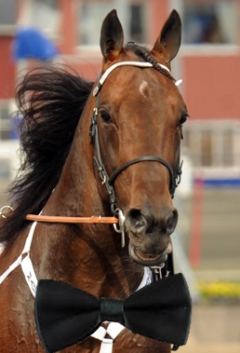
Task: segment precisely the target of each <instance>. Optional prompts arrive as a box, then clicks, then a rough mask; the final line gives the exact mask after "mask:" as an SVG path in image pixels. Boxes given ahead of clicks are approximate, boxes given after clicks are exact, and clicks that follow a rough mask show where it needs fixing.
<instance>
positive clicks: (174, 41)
mask: <svg viewBox="0 0 240 353" xmlns="http://www.w3.org/2000/svg"><path fill="white" fill-rule="evenodd" d="M181 33H182V23H181V19H180V16H179V14H178V12H177V11H176V10H173V11H172V12H171V14H170V16H169V18H168V19H167V21H166V23H165V24H164V26H163V28H162V31H161V33H160V35H159V37H158V39H157V41H156V42H155V44H154V46H153V49H152V51H156V52H159V53H161V54H162V55H163V56H164V58H165V59H166V60H167V61H168V62H170V61H171V60H172V59H173V58H174V57H175V56H176V55H177V53H178V50H179V47H180V44H181Z"/></svg>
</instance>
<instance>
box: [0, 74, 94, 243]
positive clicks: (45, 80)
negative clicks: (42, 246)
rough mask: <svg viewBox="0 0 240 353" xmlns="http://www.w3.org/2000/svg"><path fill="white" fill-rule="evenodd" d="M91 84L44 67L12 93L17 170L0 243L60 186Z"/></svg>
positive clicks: (9, 239)
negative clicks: (16, 122) (16, 124)
mask: <svg viewBox="0 0 240 353" xmlns="http://www.w3.org/2000/svg"><path fill="white" fill-rule="evenodd" d="M92 86H93V83H92V82H88V81H86V80H84V79H82V78H80V77H79V76H78V75H77V74H76V73H74V74H71V73H69V72H68V71H66V70H63V69H59V68H54V67H48V68H36V69H33V70H32V71H30V72H29V73H28V74H27V75H26V76H25V78H24V80H23V81H22V82H21V84H20V85H19V87H18V88H17V91H16V97H15V98H16V102H17V106H18V114H19V115H20V116H21V117H22V121H21V124H20V126H19V135H20V141H21V149H22V151H21V155H22V165H21V168H20V170H19V173H18V176H17V178H16V180H15V181H14V182H13V184H12V186H11V188H10V190H9V194H10V198H11V200H12V206H13V208H14V212H13V213H12V215H11V216H9V217H8V218H7V219H4V220H3V222H2V224H1V227H0V242H12V241H13V240H14V239H15V238H16V237H17V235H18V234H19V233H20V232H21V231H22V230H23V228H24V227H25V226H26V224H27V221H25V216H26V215H27V214H28V213H35V214H38V213H39V212H40V211H41V209H42V208H43V206H44V204H45V203H46V201H47V199H48V198H49V196H50V194H51V192H52V190H53V188H54V187H55V186H56V184H57V183H58V181H59V178H60V175H61V171H62V168H63V166H64V163H65V161H66V158H67V155H68V153H69V150H70V147H71V144H72V140H73V136H74V132H75V129H76V126H77V124H78V121H79V119H80V116H81V114H82V111H83V108H84V106H85V103H86V100H87V98H88V96H89V93H90V91H91V89H92Z"/></svg>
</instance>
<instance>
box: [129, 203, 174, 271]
mask: <svg viewBox="0 0 240 353" xmlns="http://www.w3.org/2000/svg"><path fill="white" fill-rule="evenodd" d="M177 220H178V212H177V210H176V209H174V208H173V209H168V208H167V209H165V210H164V212H162V213H161V216H159V217H154V216H153V214H151V213H150V212H148V211H145V212H143V211H140V210H137V209H130V210H129V211H128V212H127V213H126V219H125V229H126V233H127V234H128V237H129V255H130V256H131V258H132V259H133V260H134V261H135V262H137V263H139V264H141V265H142V266H155V265H160V264H162V263H164V262H165V261H166V260H167V257H168V254H170V253H171V251H172V246H171V239H170V235H171V234H172V233H173V231H174V229H175V227H176V224H177Z"/></svg>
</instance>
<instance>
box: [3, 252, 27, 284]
mask: <svg viewBox="0 0 240 353" xmlns="http://www.w3.org/2000/svg"><path fill="white" fill-rule="evenodd" d="M21 260H22V255H20V256H19V257H18V258H17V260H15V261H14V262H13V263H12V264H11V266H9V268H8V269H7V270H6V271H5V272H4V273H3V274H2V275H1V276H0V284H1V283H2V282H3V281H4V280H5V278H7V276H8V275H9V274H10V273H11V272H12V271H13V270H15V268H17V267H18V266H19V265H20V263H21Z"/></svg>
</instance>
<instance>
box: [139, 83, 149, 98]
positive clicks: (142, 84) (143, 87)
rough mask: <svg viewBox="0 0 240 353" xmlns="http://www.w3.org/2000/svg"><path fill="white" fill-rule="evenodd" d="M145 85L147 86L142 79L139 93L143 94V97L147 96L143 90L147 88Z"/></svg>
mask: <svg viewBox="0 0 240 353" xmlns="http://www.w3.org/2000/svg"><path fill="white" fill-rule="evenodd" d="M147 86H148V83H147V81H145V80H143V81H142V83H141V85H140V87H139V92H140V93H141V95H143V97H145V98H146V97H147V96H146V94H145V92H144V90H145V89H146V88H147Z"/></svg>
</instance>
